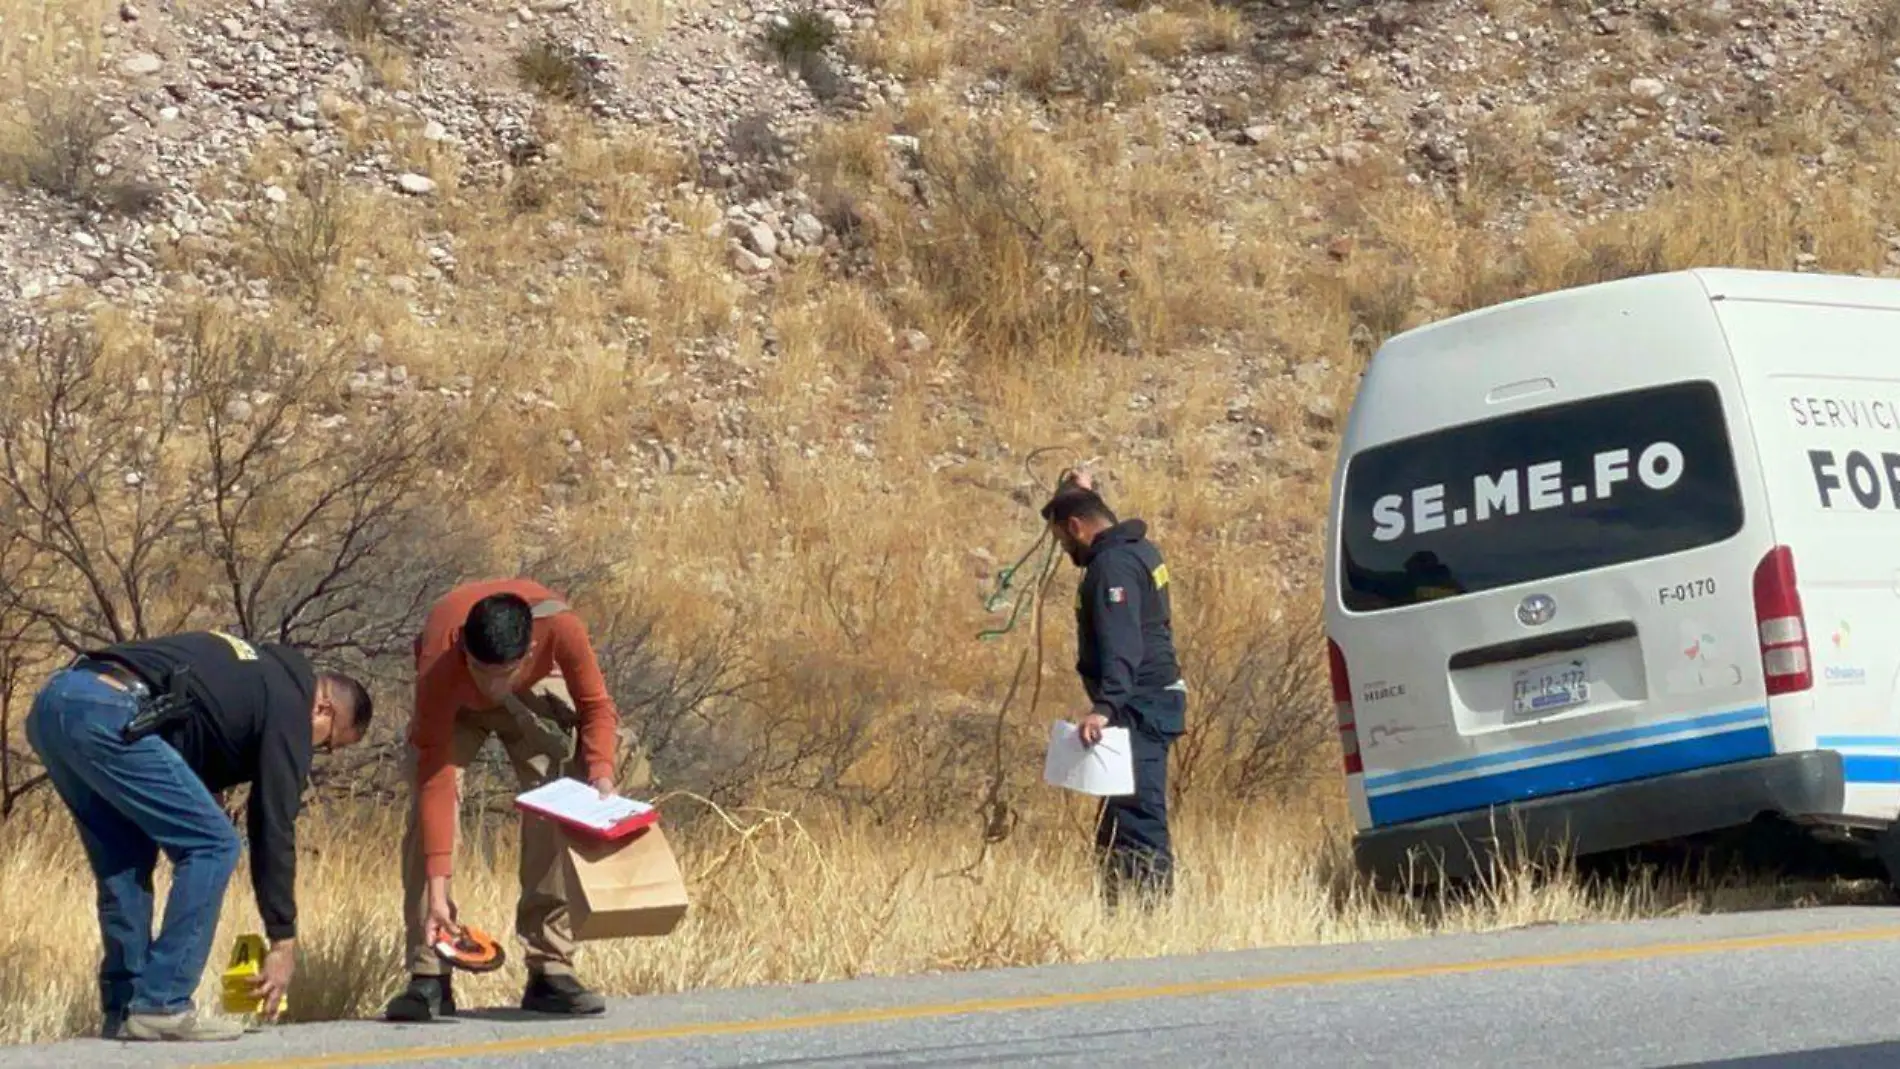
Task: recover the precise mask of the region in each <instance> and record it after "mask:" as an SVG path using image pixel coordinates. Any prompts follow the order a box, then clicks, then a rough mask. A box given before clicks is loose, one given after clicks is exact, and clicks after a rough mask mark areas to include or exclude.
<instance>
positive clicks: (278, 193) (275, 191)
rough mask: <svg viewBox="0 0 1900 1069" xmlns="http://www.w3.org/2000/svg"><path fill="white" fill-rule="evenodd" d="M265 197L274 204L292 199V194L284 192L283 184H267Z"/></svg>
mask: <svg viewBox="0 0 1900 1069" xmlns="http://www.w3.org/2000/svg"><path fill="white" fill-rule="evenodd" d="M264 199H265V200H267V201H270V202H271V203H272V204H282V203H284V202H285V201H288V200H289V199H290V194H288V193H286V192H284V190H283V187H281V186H265V187H264Z"/></svg>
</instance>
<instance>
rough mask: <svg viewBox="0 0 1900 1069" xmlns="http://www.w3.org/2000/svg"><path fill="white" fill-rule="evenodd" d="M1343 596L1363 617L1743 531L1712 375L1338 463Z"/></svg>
mask: <svg viewBox="0 0 1900 1069" xmlns="http://www.w3.org/2000/svg"><path fill="white" fill-rule="evenodd" d="M1345 478H1346V485H1345V494H1344V508H1345V513H1344V515H1342V516H1341V517H1340V521H1339V528H1338V529H1339V532H1340V535H1339V537H1340V542H1341V544H1340V552H1339V555H1338V556H1339V567H1340V570H1341V574H1340V593H1341V600H1342V601H1343V602H1344V604H1345V607H1346V608H1347V610H1349V611H1352V612H1373V611H1377V610H1379V609H1389V608H1397V607H1400V606H1404V605H1414V604H1417V603H1419V602H1423V601H1428V600H1433V599H1440V598H1454V597H1458V596H1459V595H1462V594H1471V593H1476V592H1479V591H1484V590H1492V589H1495V588H1498V587H1504V586H1512V585H1515V584H1518V583H1528V582H1534V581H1536V580H1539V579H1547V578H1550V577H1552V576H1558V575H1568V574H1572V573H1575V572H1582V571H1589V570H1591V569H1595V568H1605V567H1609V566H1611V565H1616V564H1623V563H1627V562H1629V561H1635V560H1641V559H1644V558H1646V557H1655V556H1660V555H1662V554H1666V553H1679V552H1682V551H1684V550H1688V549H1695V548H1698V547H1701V546H1707V545H1711V544H1713V543H1716V542H1720V541H1723V540H1724V539H1727V538H1730V537H1732V536H1734V535H1735V534H1736V533H1737V532H1739V531H1740V530H1741V527H1742V497H1741V490H1740V487H1739V485H1738V483H1737V480H1736V475H1735V458H1734V453H1733V450H1732V448H1731V446H1730V442H1729V436H1728V428H1727V423H1726V421H1725V419H1724V416H1723V412H1722V401H1721V396H1720V394H1719V392H1718V391H1717V389H1716V387H1715V384H1714V383H1711V382H1707V381H1691V382H1678V383H1672V384H1670V385H1666V386H1656V387H1648V388H1644V389H1640V390H1633V391H1628V392H1624V393H1616V394H1607V395H1603V396H1599V397H1592V398H1588V399H1586V400H1582V401H1573V402H1569V403H1566V404H1560V405H1550V406H1546V407H1543V408H1536V409H1530V410H1527V411H1523V412H1517V413H1513V414H1511V415H1508V416H1500V417H1497V418H1495V419H1488V420H1481V421H1477V422H1473V423H1467V424H1462V425H1460V426H1456V427H1450V428H1446V429H1444V430H1438V431H1433V432H1430V433H1427V434H1422V435H1417V436H1414V437H1411V438H1407V439H1403V440H1400V441H1394V442H1387V443H1385V444H1383V445H1380V446H1377V447H1374V448H1372V449H1368V450H1365V451H1364V452H1361V453H1359V454H1358V455H1356V456H1354V457H1353V458H1352V459H1351V460H1350V461H1349V462H1348V464H1347V466H1346V476H1345Z"/></svg>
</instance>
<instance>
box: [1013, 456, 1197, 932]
mask: <svg viewBox="0 0 1900 1069" xmlns="http://www.w3.org/2000/svg"><path fill="white" fill-rule="evenodd" d="M1042 516H1043V519H1045V520H1047V521H1048V522H1049V524H1050V525H1051V526H1052V527H1053V529H1054V531H1055V536H1056V538H1057V540H1058V541H1059V542H1061V544H1062V547H1063V549H1064V550H1066V551H1067V552H1068V554H1069V559H1070V560H1071V561H1073V562H1074V563H1075V565H1076V566H1077V567H1079V568H1082V569H1084V572H1083V575H1082V584H1081V587H1080V589H1079V590H1078V591H1077V592H1076V606H1075V613H1076V643H1077V647H1078V649H1077V656H1076V664H1075V668H1076V673H1077V674H1078V675H1080V676H1081V677H1082V686H1083V689H1084V690H1086V691H1087V692H1088V697H1089V701H1090V703H1091V705H1090V708H1089V711H1088V712H1087V713H1084V714H1083V715H1082V716H1081V718H1080V724H1079V725H1078V728H1079V732H1080V735H1081V738H1082V741H1083V742H1084V743H1085V744H1087V745H1091V746H1093V745H1095V744H1096V743H1098V742H1100V741H1101V738H1102V729H1103V728H1105V727H1125V728H1127V729H1128V738H1129V743H1130V746H1131V748H1132V749H1133V751H1134V752H1133V755H1132V757H1133V763H1134V771H1135V793H1133V794H1132V795H1126V796H1123V797H1119V798H1105V799H1103V802H1102V807H1101V812H1100V814H1099V815H1098V817H1097V821H1096V829H1095V842H1096V847H1097V849H1098V851H1099V853H1100V856H1101V861H1102V863H1103V870H1104V871H1103V879H1104V890H1105V893H1106V897H1107V900H1108V904H1109V906H1110V908H1111V909H1112V908H1114V906H1115V905H1116V904H1117V903H1118V902H1119V900H1120V896H1121V890H1122V886H1123V885H1124V884H1130V885H1133V887H1134V888H1135V890H1136V891H1137V892H1138V893H1139V894H1140V899H1141V901H1142V902H1143V903H1144V904H1151V903H1152V902H1153V901H1154V899H1155V897H1156V896H1166V895H1169V894H1172V893H1173V891H1174V848H1173V845H1172V842H1171V840H1170V838H1169V834H1168V751H1169V749H1170V747H1171V746H1172V745H1173V743H1174V740H1175V739H1177V738H1179V737H1180V736H1181V734H1182V732H1183V731H1184V730H1185V729H1186V715H1187V685H1186V684H1185V683H1183V682H1182V680H1181V671H1180V666H1179V665H1178V663H1177V662H1176V659H1175V653H1174V634H1173V629H1172V624H1171V620H1170V596H1169V591H1168V565H1167V562H1166V561H1165V560H1163V558H1162V556H1161V551H1160V550H1159V549H1158V548H1156V547H1155V545H1154V543H1152V542H1150V541H1148V540H1147V533H1148V525H1147V524H1146V523H1144V522H1142V521H1141V520H1138V519H1128V520H1119V519H1117V518H1116V516H1115V513H1114V511H1113V510H1112V509H1110V508H1109V507H1108V504H1107V503H1106V502H1104V501H1103V500H1102V498H1101V496H1100V495H1098V494H1097V493H1096V492H1095V490H1094V489H1093V486H1092V485H1091V483H1090V481H1089V478H1088V476H1087V475H1086V474H1082V475H1078V476H1075V477H1072V478H1069V479H1065V480H1064V482H1063V484H1062V485H1061V487H1060V488H1059V489H1058V490H1057V492H1056V494H1055V496H1054V497H1052V498H1051V499H1050V500H1049V503H1048V504H1047V505H1044V506H1043V509H1042Z"/></svg>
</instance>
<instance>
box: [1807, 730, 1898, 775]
mask: <svg viewBox="0 0 1900 1069" xmlns="http://www.w3.org/2000/svg"><path fill="white" fill-rule="evenodd" d="M1814 745H1815V746H1817V747H1819V748H1821V749H1823V750H1893V751H1900V735H1820V736H1817V737H1816V738H1815V740H1814ZM1841 774H1842V776H1843V777H1845V778H1846V780H1847V782H1849V783H1883V784H1888V785H1892V784H1896V783H1900V752H1895V753H1872V754H1869V753H1843V754H1841Z"/></svg>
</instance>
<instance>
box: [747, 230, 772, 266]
mask: <svg viewBox="0 0 1900 1069" xmlns="http://www.w3.org/2000/svg"><path fill="white" fill-rule="evenodd" d="M745 238H746V244H748V245H750V246H752V251H753V252H756V253H758V254H759V255H760V256H764V257H767V258H768V259H769V258H770V257H773V256H777V255H778V235H777V234H774V233H772V228H771V227H769V226H766V225H765V224H764V223H753V224H752V225H751V226H750V227H747V228H746V235H745Z"/></svg>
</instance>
